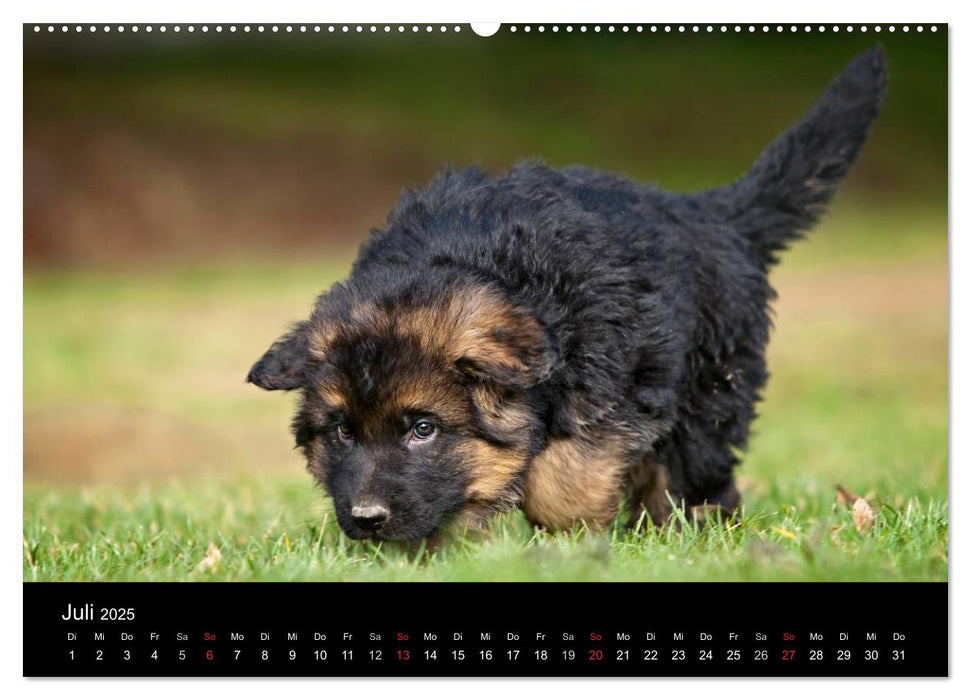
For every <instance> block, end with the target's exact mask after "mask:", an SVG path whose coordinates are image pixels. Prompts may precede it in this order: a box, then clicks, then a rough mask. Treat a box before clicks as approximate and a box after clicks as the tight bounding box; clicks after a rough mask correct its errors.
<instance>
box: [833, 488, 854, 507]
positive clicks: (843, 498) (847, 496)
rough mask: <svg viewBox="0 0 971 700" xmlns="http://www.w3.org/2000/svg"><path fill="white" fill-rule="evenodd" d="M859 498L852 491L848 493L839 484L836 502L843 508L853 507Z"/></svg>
mask: <svg viewBox="0 0 971 700" xmlns="http://www.w3.org/2000/svg"><path fill="white" fill-rule="evenodd" d="M857 499H859V496H857V495H856V494H855V493H853V492H852V491H847V490H846V489H844V488H843V487H842V486H840V485H839V484H837V485H836V500H837V502H838V503H839V504H840V505H841V506H847V507H849V506H852V505H853V504H854V503H856V501H857Z"/></svg>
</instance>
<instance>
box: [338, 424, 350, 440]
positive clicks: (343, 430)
mask: <svg viewBox="0 0 971 700" xmlns="http://www.w3.org/2000/svg"><path fill="white" fill-rule="evenodd" d="M337 437H339V438H340V439H341V440H343V441H344V442H354V431H353V430H352V429H351V426H350V425H348V424H347V423H339V424H338V425H337Z"/></svg>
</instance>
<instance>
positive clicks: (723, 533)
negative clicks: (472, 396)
mask: <svg viewBox="0 0 971 700" xmlns="http://www.w3.org/2000/svg"><path fill="white" fill-rule="evenodd" d="M25 507H26V510H27V513H28V515H27V517H26V519H25V523H24V580H26V581H45V580H203V581H206V580H319V581H374V580H378V581H384V580H393V581H406V580H407V581H411V580H419V581H520V580H525V581H564V580H565V581H575V580H595V581H611V580H623V581H656V580H727V581H764V580H941V579H946V576H947V508H946V503H945V502H943V501H941V500H936V499H927V500H921V499H912V500H911V501H909V502H907V503H905V504H899V505H898V504H896V503H884V504H882V505H881V506H880V507H879V512H878V519H877V523H876V526H875V528H874V530H873V532H872V533H870V534H868V535H865V536H861V535H860V534H858V533H857V531H856V530H855V529H854V526H853V523H852V521H851V519H850V516H849V512H848V511H847V510H846V509H845V508H843V507H842V506H838V505H835V504H834V503H833V499H832V496H831V494H829V493H819V494H816V495H815V496H813V497H810V498H809V499H808V500H807V502H806V503H805V505H803V506H802V507H797V506H795V505H792V504H784V503H780V502H779V501H777V500H776V498H775V497H768V498H764V499H760V500H758V501H756V502H755V503H753V504H751V505H750V506H749V507H748V508H747V512H746V515H745V517H743V518H742V520H741V522H739V523H737V524H734V525H713V526H709V527H706V528H704V529H700V530H699V529H698V528H695V527H692V526H690V525H689V526H686V527H685V526H682V527H680V528H678V527H668V528H665V529H663V530H661V531H657V530H654V529H653V528H650V529H646V530H639V531H636V532H626V531H624V530H623V529H621V528H618V529H615V530H612V531H610V532H607V533H591V532H584V531H583V530H582V529H578V530H576V531H574V532H571V533H563V534H557V535H549V534H545V533H541V532H537V531H534V530H533V529H532V528H530V527H529V526H528V524H527V523H526V522H525V520H524V519H523V518H522V516H521V515H519V514H509V515H507V516H503V517H502V518H500V519H499V520H498V521H497V522H496V523H494V525H493V528H492V532H491V533H490V535H489V536H488V537H487V538H486V539H485V540H482V539H480V538H476V539H474V540H470V539H468V538H464V537H461V536H458V535H456V536H454V537H453V538H452V539H451V540H450V541H448V542H447V543H446V544H445V545H443V546H442V547H440V548H439V549H436V550H435V551H432V552H429V551H426V550H425V549H424V548H423V547H421V546H417V547H415V546H402V545H395V544H391V545H389V544H388V543H382V544H371V543H362V542H355V541H352V540H348V539H347V538H346V537H344V535H343V534H342V533H341V532H340V529H339V528H338V527H337V525H336V523H335V521H334V518H333V516H332V515H331V512H330V509H329V507H328V506H327V504H326V503H325V502H324V501H323V500H322V499H321V497H320V495H319V494H318V493H317V492H316V491H315V490H314V489H312V488H311V487H310V485H309V483H308V481H307V479H303V478H294V477H283V478H275V479H272V480H269V479H265V478H262V479H261V478H238V479H234V480H233V481H231V482H228V481H219V480H216V481H212V480H204V481H201V482H200V481H198V480H194V481H192V482H185V483H179V484H169V485H166V486H165V487H164V488H160V489H153V488H146V487H142V488H138V487H136V488H134V489H123V490H118V489H116V488H112V487H96V488H86V489H82V490H80V491H68V492H65V491H57V490H32V491H30V492H28V495H27V497H26V503H25ZM213 544H214V545H215V546H216V548H217V549H218V550H219V553H220V557H219V559H218V561H216V562H215V564H214V565H212V566H210V565H208V563H203V562H206V561H207V557H209V551H210V546H211V545H213Z"/></svg>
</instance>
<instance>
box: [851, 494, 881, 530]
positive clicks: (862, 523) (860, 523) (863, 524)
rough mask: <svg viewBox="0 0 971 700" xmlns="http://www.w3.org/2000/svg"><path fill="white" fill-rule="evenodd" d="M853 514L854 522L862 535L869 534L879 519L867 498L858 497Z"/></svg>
mask: <svg viewBox="0 0 971 700" xmlns="http://www.w3.org/2000/svg"><path fill="white" fill-rule="evenodd" d="M850 513H851V515H852V516H853V524H854V525H855V526H856V531H857V532H859V533H860V534H861V535H866V534H868V533H869V532H870V531H871V530H872V529H873V523H874V521H876V519H877V512H876V511H875V510H874V509H873V506H871V505H870V503H869V501H867V500H866V499H865V498H858V499H856V500H855V501H854V502H853V509H852V510H851V511H850Z"/></svg>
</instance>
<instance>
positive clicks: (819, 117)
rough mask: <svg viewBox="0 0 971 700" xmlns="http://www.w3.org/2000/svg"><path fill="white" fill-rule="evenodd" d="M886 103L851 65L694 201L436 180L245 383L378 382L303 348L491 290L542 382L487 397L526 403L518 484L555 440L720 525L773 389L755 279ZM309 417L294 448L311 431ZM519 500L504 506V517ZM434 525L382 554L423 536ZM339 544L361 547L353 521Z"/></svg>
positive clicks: (520, 380) (574, 171) (802, 223)
mask: <svg viewBox="0 0 971 700" xmlns="http://www.w3.org/2000/svg"><path fill="white" fill-rule="evenodd" d="M885 84H886V62H885V57H884V54H883V52H882V50H881V49H880V48H874V49H872V50H870V51H868V52H866V53H864V54H862V55H860V56H858V57H857V58H856V59H854V60H853V61H852V62H851V63H850V64H849V65H848V66H847V67H846V68H845V70H844V71H843V73H842V74H841V75H839V76H838V77H837V78H836V79H835V80H834V81H833V82H832V84H831V85H830V86H829V88H828V90H827V91H826V93H825V94H824V95H823V97H822V98H821V99H820V100H819V101H818V102H817V103H816V104H815V105H814V106H813V107H812V108H811V109H810V111H809V112H808V114H807V115H806V116H805V117H804V118H803V119H802V120H801V121H799V122H798V123H796V124H795V125H794V126H792V127H791V128H790V129H788V130H787V131H786V132H784V133H783V134H782V135H781V136H779V137H778V138H777V139H776V140H775V141H774V142H773V143H772V144H771V145H770V146H769V147H768V148H767V149H766V150H765V151H764V152H763V153H762V155H761V156H760V157H759V158H758V159H757V161H756V162H755V164H754V166H753V167H752V168H751V170H750V171H749V172H748V173H747V174H746V175H745V176H744V177H743V178H741V179H740V180H738V181H737V182H735V183H734V184H731V185H728V186H726V187H722V188H719V189H716V190H710V191H706V192H702V193H700V194H695V195H684V194H673V193H667V192H662V191H659V190H657V189H655V188H652V187H649V186H646V185H643V184H639V183H636V182H632V181H631V180H629V179H626V178H624V177H621V176H617V175H611V174H606V173H601V172H597V171H595V170H591V169H589V168H585V167H568V168H564V169H561V170H555V169H551V168H549V167H547V166H545V165H543V164H541V163H538V162H526V163H523V164H520V165H517V166H516V167H514V168H513V169H512V170H510V171H509V172H507V173H505V174H502V175H498V176H489V175H487V174H486V173H484V172H482V171H480V170H478V169H474V168H471V169H467V170H462V171H460V172H445V173H444V174H442V175H440V176H439V177H437V178H436V179H435V180H434V181H432V182H431V183H430V184H429V185H428V186H427V187H425V188H424V189H414V190H411V191H409V192H407V193H406V194H405V195H404V196H403V197H402V198H401V200H400V201H399V202H398V203H397V205H396V206H395V207H394V208H393V210H392V211H391V213H390V215H389V217H388V220H387V224H386V226H385V227H384V228H383V229H381V230H378V231H375V232H373V235H372V237H371V239H370V240H369V241H368V242H367V243H366V244H365V245H364V247H363V248H362V250H361V252H360V255H359V257H358V260H357V262H356V263H355V265H354V268H353V271H352V273H351V275H350V278H349V279H348V280H347V281H346V282H345V283H343V284H340V285H337V286H335V288H334V289H332V290H331V291H330V292H329V293H328V294H326V295H324V296H323V297H321V300H320V301H319V302H318V308H317V310H316V311H315V314H314V317H312V318H311V319H310V321H309V322H306V323H305V324H302V325H301V326H298V327H297V328H296V329H295V331H294V332H292V333H291V334H289V335H288V336H285V337H284V338H283V339H281V341H279V342H278V343H277V344H276V345H274V347H273V348H271V350H270V351H268V352H267V354H266V355H265V356H264V357H263V358H262V359H261V360H260V361H259V362H257V363H256V365H254V367H253V369H252V371H251V372H250V375H249V380H250V381H251V382H253V383H255V384H258V385H260V386H263V387H264V388H274V389H275V388H283V389H291V388H303V389H305V394H309V393H312V392H310V391H307V389H308V387H312V386H313V384H314V382H315V381H317V380H316V379H314V377H315V376H316V375H315V373H317V374H318V375H319V373H320V372H322V371H330V372H342V373H344V374H345V375H355V374H356V375H357V376H358V377H363V376H369V377H371V378H372V379H371V381H372V382H373V381H377V382H378V383H380V382H381V381H382V378H387V379H388V381H391V380H390V378H389V376H388V372H390V371H391V370H383V369H382V368H381V364H382V362H388V361H390V360H389V357H390V356H391V355H390V354H389V353H392V354H393V353H394V350H393V349H390V348H384V350H382V351H380V352H378V351H377V350H376V351H375V353H376V354H374V353H372V354H373V357H370V358H368V348H367V347H366V346H365V345H359V346H357V347H358V350H359V351H360V352H359V353H358V354H357V355H356V359H355V353H353V352H352V353H350V355H349V356H348V357H346V358H344V360H337V359H334V358H332V357H329V358H323V359H321V358H316V359H314V358H312V357H309V356H308V354H307V340H306V332H307V328H308V327H314V326H320V325H326V324H334V323H339V322H340V319H346V318H347V317H348V315H349V314H351V313H352V310H353V309H354V307H355V306H356V305H357V304H359V303H361V302H362V301H365V300H370V301H372V302H373V301H377V303H378V304H384V305H386V306H389V307H390V306H394V304H403V303H406V304H408V305H412V306H414V305H423V304H427V305H433V304H435V303H436V300H437V299H441V298H443V297H444V296H447V295H448V294H450V293H451V292H452V291H453V290H454V289H457V288H461V287H467V286H469V285H484V286H487V287H488V288H490V289H494V290H498V291H499V292H500V293H501V294H502V295H503V296H504V297H505V298H506V299H508V300H509V301H510V303H511V304H512V305H514V306H515V307H516V308H520V309H525V310H527V311H528V313H529V314H531V315H532V317H534V318H535V319H536V320H537V321H538V323H539V325H540V327H541V328H542V330H543V333H544V342H543V343H542V347H539V348H537V347H525V348H523V349H522V353H523V357H524V362H526V365H527V366H529V367H531V368H533V370H535V371H533V372H531V373H529V376H524V377H497V376H492V377H488V376H487V377H486V380H487V381H492V382H493V383H494V384H496V385H500V386H502V387H504V390H508V391H512V392H519V394H517V396H519V395H521V396H522V397H524V398H523V399H522V400H523V401H525V402H527V403H528V406H529V410H530V412H531V414H532V415H533V416H535V417H536V421H537V423H536V425H531V426H529V427H527V428H524V429H526V430H529V431H531V434H530V436H529V438H528V442H529V444H530V447H529V448H528V450H527V452H528V456H527V458H526V460H525V462H526V463H525V464H524V466H523V474H526V473H528V469H529V463H528V462H529V458H531V456H532V455H535V454H536V453H537V452H538V451H540V450H542V449H543V447H544V445H545V444H547V443H548V442H549V441H550V440H554V439H557V438H581V439H583V440H584V441H586V442H587V443H595V442H596V441H597V440H598V439H603V438H608V437H610V436H611V435H613V434H615V433H623V435H624V452H625V457H624V459H625V460H626V461H627V462H628V463H629V464H630V465H635V464H637V463H639V462H640V461H642V460H643V459H645V458H651V459H653V460H655V461H656V462H657V463H659V464H661V465H663V467H664V468H666V470H667V473H668V485H667V490H668V491H669V492H670V493H671V494H672V496H673V497H674V498H675V499H682V500H683V501H684V502H685V503H686V504H688V505H692V504H702V503H709V504H717V505H720V506H723V507H725V508H727V509H729V510H733V509H735V508H736V507H737V505H738V493H737V491H736V489H735V485H734V478H733V468H734V466H735V465H736V463H737V462H738V458H737V457H736V452H737V451H738V450H741V449H744V448H745V446H746V441H747V437H748V432H749V426H750V423H751V421H752V419H753V418H754V416H755V410H754V407H755V404H756V402H757V401H758V400H759V398H760V392H761V390H762V388H763V387H764V385H765V382H766V379H767V376H768V375H767V371H766V362H765V354H764V352H765V346H766V343H767V341H768V338H769V329H770V325H771V324H770V318H769V302H770V300H771V299H772V298H773V294H774V293H773V290H772V288H771V286H770V285H769V282H768V279H767V273H768V270H769V268H770V266H771V265H772V264H773V263H775V262H776V256H777V254H778V253H779V252H780V251H781V250H783V249H784V248H786V247H787V246H788V245H789V244H790V243H791V242H792V241H794V240H795V239H797V238H799V237H800V236H801V235H803V234H804V233H805V232H806V231H807V230H808V228H809V227H810V226H811V225H812V224H813V223H814V222H815V221H816V220H817V219H818V218H819V216H820V215H821V213H822V212H823V207H824V205H825V204H826V203H827V202H828V201H829V199H830V198H831V196H832V195H833V193H834V191H835V190H836V187H837V185H838V183H839V181H840V180H841V178H842V177H843V176H844V175H845V174H846V173H847V171H848V170H849V168H850V165H851V163H852V162H853V160H854V158H855V156H856V155H857V152H858V151H859V150H860V147H861V146H862V144H863V142H864V140H865V139H866V136H867V132H868V130H869V128H870V125H871V123H872V122H873V120H874V119H875V117H876V116H877V113H878V111H879V108H880V104H881V101H882V98H883V94H884V90H885ZM517 351H518V350H517ZM382 358H383V360H382ZM355 362H356V363H357V366H355V367H352V366H351V365H352V364H353V363H355ZM338 365H339V366H338ZM322 367H327V368H329V369H327V370H323V369H321V368H322ZM462 369H463V370H464V372H465V377H466V381H473V380H474V379H475V377H474V376H473V375H474V373H473V375H470V371H471V369H476V371H480V370H482V368H470V367H464V368H462ZM486 374H488V371H487V370H486ZM479 379H482V378H481V377H479ZM307 401H311V402H312V399H307V398H306V396H305V405H304V408H303V409H302V412H301V414H300V415H298V419H297V421H296V424H295V425H296V429H297V431H298V436H299V433H300V431H301V430H311V428H310V427H308V426H309V425H310V423H311V421H310V419H309V418H306V416H308V415H310V413H312V410H311V409H308V408H307V406H306V402H307ZM361 410H366V404H365V408H364V409H361ZM301 416H303V418H302V417H301ZM537 426H538V427H537ZM311 459H312V457H311ZM326 459H327V460H329V462H330V465H331V466H330V468H329V474H328V476H326V477H321V478H322V479H325V480H329V488H330V489H331V492H332V493H334V491H335V490H336V491H337V493H334V496H335V502H337V503H338V510H339V511H340V510H341V508H342V507H344V509H345V510H346V509H347V507H349V506H347V503H350V502H351V501H353V500H354V498H356V497H357V496H358V495H359V494H356V493H348V494H343V493H340V490H341V488H342V487H341V483H342V482H341V480H342V479H344V480H346V478H347V477H346V474H347V469H341V467H340V464H341V459H343V458H335V456H334V454H333V453H330V454H329V456H327V457H326ZM408 459H410V457H409V458H408ZM426 461H427V460H426ZM630 468H633V466H631V467H630ZM311 469H312V470H313V466H312V467H311ZM335 470H336V471H335ZM433 470H434V465H433V464H429V465H427V466H426V467H425V471H422V470H417V471H414V472H413V473H410V474H409V476H408V477H407V482H408V483H407V484H404V485H402V484H398V485H397V486H395V488H397V489H399V490H400V489H405V490H408V489H413V490H417V491H418V492H422V489H423V488H424V487H423V486H422V485H421V483H420V482H421V481H422V480H423V479H427V478H428V475H430V474H431V473H433ZM450 470H451V473H454V474H456V475H461V474H462V470H461V468H459V467H454V468H450ZM335 474H337V476H335ZM462 478H465V477H461V476H456V477H455V479H459V481H460V482H461V479H462ZM522 481H523V477H522V475H520V477H518V478H517V480H515V484H514V485H513V487H512V491H511V494H512V495H509V494H506V495H505V496H504V498H507V499H509V500H510V501H511V502H515V500H516V498H517V496H518V495H519V494H518V493H517V489H518V490H519V491H521V489H522ZM429 488H430V489H431V490H432V491H435V492H438V491H440V490H441V489H442V486H441V484H439V485H436V486H434V487H429ZM427 490H428V489H426V491H427ZM449 493H450V494H451V495H450V497H449V499H446V500H448V504H447V505H443V506H442V507H441V508H440V509H439V508H438V507H437V506H436V508H435V509H433V510H436V511H437V510H441V511H442V512H455V511H457V510H460V509H461V507H462V497H461V496H460V493H461V488H456V482H455V480H454V479H453V481H452V482H451V486H449ZM426 495H428V496H429V498H427V499H426V500H428V501H434V499H433V498H431V496H430V494H428V493H426ZM342 500H343V501H344V502H345V505H344V506H342V505H341V503H340V501H342ZM418 500H421V499H418ZM345 506H347V507H345ZM442 512H434V513H430V514H424V515H423V516H422V523H421V526H420V527H417V528H416V529H410V530H409V529H404V530H400V531H398V532H397V533H396V534H395V535H394V536H405V537H411V536H423V535H426V534H429V533H430V532H431V531H433V530H434V528H435V526H436V524H437V523H438V522H439V521H440V520H441V516H442ZM341 524H342V526H345V525H346V527H345V529H346V530H348V531H349V532H350V533H352V534H355V535H357V536H360V535H361V534H362V533H361V532H360V531H358V530H355V528H354V525H353V524H352V523H350V521H349V520H348V518H347V517H344V518H341Z"/></svg>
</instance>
